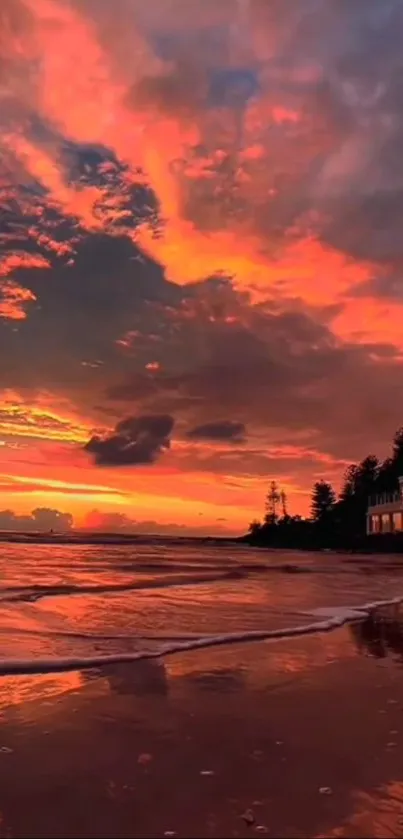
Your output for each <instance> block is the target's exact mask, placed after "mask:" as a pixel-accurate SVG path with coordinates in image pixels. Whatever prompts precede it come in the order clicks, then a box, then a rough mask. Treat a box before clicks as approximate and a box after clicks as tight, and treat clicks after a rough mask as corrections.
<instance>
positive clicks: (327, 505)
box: [311, 480, 336, 524]
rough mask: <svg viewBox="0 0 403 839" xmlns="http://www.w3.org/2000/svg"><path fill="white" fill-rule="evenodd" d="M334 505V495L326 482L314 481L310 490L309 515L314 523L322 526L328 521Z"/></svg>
mask: <svg viewBox="0 0 403 839" xmlns="http://www.w3.org/2000/svg"><path fill="white" fill-rule="evenodd" d="M335 503H336V494H335V491H334V489H333V487H332V485H331V484H329V483H328V482H327V481H323V480H321V481H316V483H315V484H314V486H313V490H312V498H311V515H312V518H313V520H314V521H315V522H317V523H318V524H324V523H327V522H328V521H329V518H330V513H331V512H332V510H333V507H334V505H335Z"/></svg>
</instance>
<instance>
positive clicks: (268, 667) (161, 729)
mask: <svg viewBox="0 0 403 839" xmlns="http://www.w3.org/2000/svg"><path fill="white" fill-rule="evenodd" d="M401 649H402V643H401V624H400V622H399V620H395V619H393V620H392V622H389V623H388V624H387V625H386V629H385V627H384V626H382V625H379V624H377V625H376V626H374V625H371V622H368V621H367V622H366V624H363V626H362V627H357V626H356V627H353V628H351V627H346V628H344V629H342V630H338V631H335V632H333V633H331V634H330V635H324V636H315V637H303V638H298V639H294V640H292V641H279V642H268V643H263V642H259V643H254V644H248V645H245V644H243V645H233V646H228V647H224V648H220V649H210V650H202V651H198V652H191V653H186V654H179V655H177V656H173V657H172V658H170V659H167V660H165V661H163V660H162V659H161V660H157V661H148V662H147V661H143V662H138V663H137V664H133V665H116V666H113V667H110V668H108V669H107V668H103V670H99V671H91V672H88V673H82V674H80V673H68V674H63V675H60V676H55V675H52V676H46V677H41V676H37V677H12V678H11V677H4V678H3V679H2V682H1V684H0V700H1V708H2V711H1V743H0V812H1V817H0V836H2V837H6V836H7V837H77V839H78V837H160V836H161V837H162V836H164V835H165V836H172V835H177V836H178V837H201V839H202V838H203V837H223V838H224V837H228V836H234V837H250V836H258V835H261V836H275V837H313V836H348V837H350V836H351V837H366V836H377V837H384V836H385V837H388V836H402V835H403V678H402V676H403V671H402V660H403V658H402V654H401V652H400V651H401ZM248 811H250V812H248ZM245 814H246V815H245ZM243 816H244V817H245V818H243ZM247 822H248V823H247ZM249 822H250V823H249Z"/></svg>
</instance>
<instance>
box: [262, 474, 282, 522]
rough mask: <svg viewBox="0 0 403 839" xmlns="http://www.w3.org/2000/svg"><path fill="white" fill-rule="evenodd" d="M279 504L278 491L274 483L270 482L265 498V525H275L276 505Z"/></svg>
mask: <svg viewBox="0 0 403 839" xmlns="http://www.w3.org/2000/svg"><path fill="white" fill-rule="evenodd" d="M279 503H280V491H279V488H278V486H277V483H276V481H270V486H269V490H268V493H267V496H266V515H265V522H266V524H275V523H276V521H277V505H278V504H279Z"/></svg>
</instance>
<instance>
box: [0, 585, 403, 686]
mask: <svg viewBox="0 0 403 839" xmlns="http://www.w3.org/2000/svg"><path fill="white" fill-rule="evenodd" d="M402 601H403V595H402V596H399V597H394V598H392V599H390V600H377V601H373V602H370V603H364V604H362V605H358V606H331V607H321V608H319V609H314V610H311V611H309V612H306V613H305V614H306V615H311V616H314V615H315V616H318V617H321V618H322V620H317V621H313V622H310V623H307V624H300V625H298V626H292V627H286V628H282V629H271V630H253V631H248V632H228V633H225V634H220V635H204V636H201V637H195V638H188V639H186V640H178V639H176V640H173V639H171V640H170V641H169V642H168V643H165V644H162V645H161V646H160V647H159V648H158V649H157V650H147V651H139V652H130V653H116V654H112V655H109V654H107V655H98V656H88V657H86V656H79V657H59V658H56V657H55V658H37V659H17V658H10V659H3V660H0V675H3V676H5V675H17V674H18V675H22V674H37V673H52V672H62V671H68V670H88V669H91V668H96V667H105V666H106V665H112V664H125V663H127V664H129V663H132V662H135V661H142V660H145V659H156V658H163V657H165V656H169V655H174V654H175V653H181V652H186V651H191V650H199V649H204V648H207V647H217V646H223V645H225V644H241V643H246V642H253V641H270V640H281V639H283V638H292V637H298V636H302V635H312V634H314V633H321V632H330V631H332V630H334V629H338V628H340V627H342V626H344V625H345V624H348V623H353V622H356V621H359V620H363V618H365V617H367V616H368V615H370V614H371V612H373V611H374V610H376V609H379V608H381V607H387V606H395V605H396V606H397V605H399V604H400V603H402Z"/></svg>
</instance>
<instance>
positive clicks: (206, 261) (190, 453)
mask: <svg viewBox="0 0 403 839" xmlns="http://www.w3.org/2000/svg"><path fill="white" fill-rule="evenodd" d="M402 29H403V3H402V2H401V0H1V2H0V395H1V405H0V511H1V510H7V511H11V512H10V513H7V515H3V518H2V517H1V513H0V525H1V523H2V522H3V526H4V521H8V520H9V521H10V522H11V524H12V523H13V522H14V524H15V526H18V522H21V518H18V517H22V516H27V515H29V514H30V512H31V510H33V509H35V508H37V507H46V508H52V509H55V510H60V511H63V512H69V513H71V514H72V515H73V517H74V523H75V525H77V526H81V525H83V524H85V525H86V526H94V527H98V526H100V525H102V526H103V527H105V529H108V528H109V529H114V528H115V527H120V526H125V527H130V528H132V529H136V528H138V529H140V530H147V531H150V530H151V531H154V532H157V531H158V532H168V533H173V532H179V533H183V534H186V533H217V534H225V533H241V532H242V531H244V530H245V528H246V527H247V525H248V523H249V521H250V520H251V519H252V518H254V517H255V516H256V515H260V514H261V513H262V509H263V502H264V495H265V489H266V486H267V484H268V482H269V481H270V480H271V479H276V480H277V481H278V482H279V483H280V484H281V486H282V487H283V488H284V489H285V491H286V493H287V496H288V499H289V508H290V512H292V513H296V512H300V513H306V512H307V510H308V508H309V492H310V486H311V484H312V482H313V481H314V480H316V479H318V478H321V477H323V478H325V479H327V480H330V481H332V482H333V483H334V485H335V487H336V488H338V487H339V484H340V478H341V476H342V474H343V472H344V470H345V468H346V466H347V465H348V464H349V463H351V461H352V460H358V459H360V458H361V457H363V456H364V455H365V454H367V453H369V452H371V451H373V452H374V453H376V454H378V455H379V456H384V455H385V454H386V453H387V450H388V447H389V445H390V440H391V437H392V435H393V432H394V431H395V430H396V428H397V427H398V426H399V425H401V424H403V375H402V362H403V327H402V322H403V284H402V280H401V274H400V271H401V270H402V268H403V235H402V225H403V164H402V148H403V83H402V78H403V76H402V71H403V57H402V48H401V33H402ZM10 526H11V525H10Z"/></svg>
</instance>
